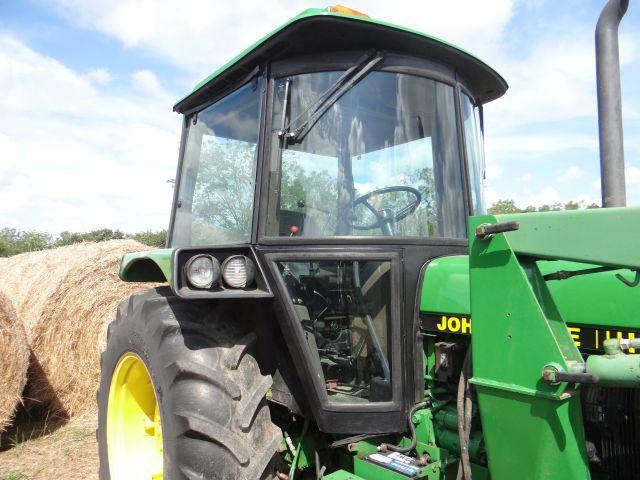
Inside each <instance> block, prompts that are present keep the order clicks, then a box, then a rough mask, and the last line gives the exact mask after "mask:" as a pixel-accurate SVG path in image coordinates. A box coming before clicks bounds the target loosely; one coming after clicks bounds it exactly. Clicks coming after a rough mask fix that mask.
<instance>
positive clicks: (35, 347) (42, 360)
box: [29, 240, 155, 416]
mask: <svg viewBox="0 0 640 480" xmlns="http://www.w3.org/2000/svg"><path fill="white" fill-rule="evenodd" d="M91 248H92V254H91V255H89V256H88V257H86V258H85V260H84V261H83V262H82V263H81V264H80V265H75V266H74V267H73V268H71V269H69V270H68V271H67V273H66V275H65V276H64V277H63V278H61V279H60V280H59V281H57V282H56V285H55V289H54V290H53V292H52V293H51V295H50V296H49V297H48V298H47V301H46V302H45V305H43V307H42V313H41V316H40V320H39V322H37V326H36V328H35V329H34V332H33V338H32V341H31V349H32V351H33V357H34V361H33V362H32V363H33V368H32V370H31V371H30V388H29V395H30V396H31V397H33V398H34V399H35V400H37V401H38V402H40V403H41V404H43V405H49V406H51V407H52V409H53V410H54V413H58V414H63V415H69V416H72V415H75V414H78V413H81V412H85V411H87V410H91V409H94V408H95V391H96V388H97V385H98V381H99V378H100V353H101V351H102V350H103V348H104V346H105V344H106V327H107V325H108V324H109V323H110V322H111V321H112V320H113V319H114V318H115V315H116V309H117V306H118V304H119V303H120V302H122V301H124V300H126V299H127V298H128V297H129V296H131V295H132V294H133V293H135V292H137V291H140V290H143V289H146V288H151V287H153V286H155V284H141V283H125V282H123V281H121V280H120V279H119V278H118V267H119V264H120V260H121V259H122V255H123V254H125V253H127V252H135V251H141V250H148V249H149V247H147V246H145V245H142V244H141V243H138V242H135V241H132V240H114V241H110V242H103V243H98V244H94V245H93V246H92V247H91Z"/></svg>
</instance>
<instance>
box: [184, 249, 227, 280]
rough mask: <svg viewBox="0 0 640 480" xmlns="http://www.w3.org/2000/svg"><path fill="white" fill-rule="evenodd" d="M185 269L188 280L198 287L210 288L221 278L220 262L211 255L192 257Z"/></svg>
mask: <svg viewBox="0 0 640 480" xmlns="http://www.w3.org/2000/svg"><path fill="white" fill-rule="evenodd" d="M184 269H185V274H186V276H187V280H189V283H190V284H191V285H193V286H194V287H196V288H210V287H212V286H213V284H214V283H218V281H219V280H220V262H219V261H218V259H217V258H215V257H212V256H211V255H196V256H194V257H191V258H190V259H189V261H188V262H187V263H186V265H185V266H184Z"/></svg>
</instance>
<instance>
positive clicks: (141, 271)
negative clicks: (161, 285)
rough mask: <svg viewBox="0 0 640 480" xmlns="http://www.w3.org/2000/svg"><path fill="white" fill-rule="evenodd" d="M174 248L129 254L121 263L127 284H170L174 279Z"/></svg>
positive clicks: (121, 269) (122, 274)
mask: <svg viewBox="0 0 640 480" xmlns="http://www.w3.org/2000/svg"><path fill="white" fill-rule="evenodd" d="M172 257H173V248H161V249H158V250H149V251H146V252H135V253H127V254H125V255H124V256H123V257H122V261H121V262H120V272H119V275H120V278H121V279H122V280H124V281H125V282H169V283H171V278H172Z"/></svg>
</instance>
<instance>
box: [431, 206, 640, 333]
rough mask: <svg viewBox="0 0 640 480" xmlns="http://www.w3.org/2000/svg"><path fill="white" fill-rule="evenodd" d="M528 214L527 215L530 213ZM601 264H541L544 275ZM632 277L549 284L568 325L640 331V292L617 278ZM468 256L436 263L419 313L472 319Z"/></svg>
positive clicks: (611, 273) (580, 278)
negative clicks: (638, 314)
mask: <svg viewBox="0 0 640 480" xmlns="http://www.w3.org/2000/svg"><path fill="white" fill-rule="evenodd" d="M527 215H528V214H527ZM595 266H597V265H594V264H583V263H576V262H569V261H563V260H558V261H545V260H543V261H539V262H538V267H539V268H540V271H541V272H542V274H543V275H546V274H548V273H553V272H557V271H558V270H571V271H573V270H583V269H585V268H592V267H595ZM617 273H619V274H622V275H623V276H625V277H626V278H630V279H632V278H633V276H634V275H633V273H632V272H631V271H630V270H627V269H622V270H615V271H609V272H601V273H595V274H590V275H582V276H576V277H572V278H570V279H567V280H554V281H549V282H547V285H548V286H549V290H550V291H551V295H552V296H553V298H554V300H555V301H556V303H557V304H558V308H559V309H560V312H561V313H562V315H563V317H564V319H565V321H566V322H567V323H570V324H577V325H593V326H596V327H619V328H629V329H634V328H640V320H639V319H638V317H637V315H636V314H635V312H638V311H640V287H638V288H635V289H634V288H630V287H628V286H626V285H625V284H623V283H622V282H621V281H620V280H618V279H617V278H616V274H617ZM469 298H470V291H469V257H468V256H466V255H458V256H451V257H442V258H438V259H435V260H433V261H432V262H431V263H430V264H429V266H428V267H427V270H426V272H425V277H424V282H423V286H422V292H421V296H420V311H422V312H430V313H451V314H465V315H470V314H471V309H470V306H469Z"/></svg>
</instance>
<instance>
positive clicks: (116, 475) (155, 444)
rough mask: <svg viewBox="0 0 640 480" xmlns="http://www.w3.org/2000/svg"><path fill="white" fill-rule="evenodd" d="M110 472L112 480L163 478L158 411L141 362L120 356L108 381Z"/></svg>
mask: <svg viewBox="0 0 640 480" xmlns="http://www.w3.org/2000/svg"><path fill="white" fill-rule="evenodd" d="M107 448H108V452H109V472H110V473H111V478H112V479H114V480H157V479H161V478H163V474H164V472H163V470H164V468H163V452H162V449H163V444H162V423H161V421H160V409H159V407H158V400H157V398H156V393H155V389H154V388H153V382H152V381H151V377H150V376H149V372H148V371H147V367H146V366H145V364H144V362H143V361H142V359H141V358H140V357H139V356H138V355H136V354H134V353H127V354H125V355H123V356H122V357H121V358H120V360H119V361H118V364H117V365H116V368H115V369H114V371H113V377H112V378H111V387H110V389H109V403H108V406H107Z"/></svg>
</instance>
